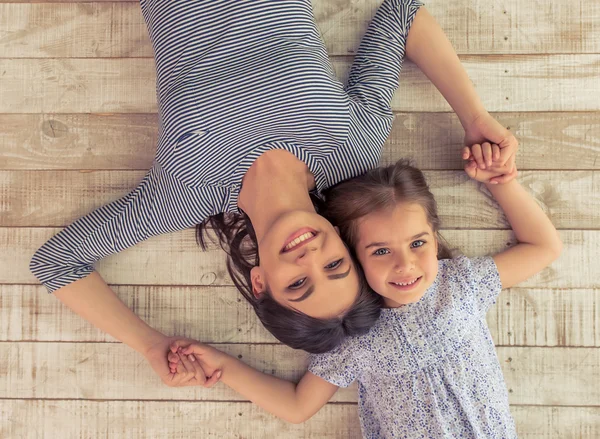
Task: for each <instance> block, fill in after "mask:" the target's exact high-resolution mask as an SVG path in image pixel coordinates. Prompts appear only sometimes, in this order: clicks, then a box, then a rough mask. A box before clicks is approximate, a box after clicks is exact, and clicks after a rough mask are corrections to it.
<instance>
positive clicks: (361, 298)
mask: <svg viewBox="0 0 600 439" xmlns="http://www.w3.org/2000/svg"><path fill="white" fill-rule="evenodd" d="M311 199H312V201H313V205H314V206H315V209H316V210H317V213H319V212H320V211H321V210H322V209H323V201H322V200H320V199H319V198H318V197H316V196H314V195H313V194H311ZM209 227H210V228H211V229H212V230H213V231H214V232H215V233H216V235H217V236H216V238H217V239H218V242H219V244H220V246H221V248H222V249H223V250H225V252H226V253H227V271H228V272H229V275H230V276H231V279H232V280H233V283H234V285H235V286H236V288H237V289H238V291H239V292H240V293H241V294H242V296H244V298H245V299H246V301H248V303H249V304H250V305H251V306H252V307H253V308H254V311H255V312H256V315H257V316H258V318H259V319H260V321H261V322H262V324H263V325H264V327H265V328H266V329H267V330H268V331H269V332H270V333H271V334H273V336H274V337H275V338H277V339H278V340H279V341H281V342H282V343H284V344H286V345H288V346H290V347H292V348H294V349H302V350H305V351H307V352H310V353H323V352H327V351H330V350H331V349H333V348H335V347H336V346H338V345H339V344H340V343H341V341H342V340H343V339H344V338H345V337H347V336H354V335H361V334H364V333H366V332H367V331H368V330H369V329H370V328H371V326H373V325H374V324H375V322H376V321H377V319H378V318H379V314H380V310H381V306H382V304H383V299H382V298H381V296H379V295H378V294H376V293H375V292H374V291H373V290H372V289H371V288H370V287H369V285H368V284H367V282H366V280H365V278H364V274H363V272H362V268H361V267H360V264H358V263H357V262H356V260H355V259H354V258H352V259H353V261H352V262H353V265H354V268H355V269H356V272H357V273H358V277H359V285H358V286H357V288H358V295H357V298H356V300H355V302H354V304H353V305H352V306H351V307H350V309H348V310H347V311H346V312H345V313H344V315H342V316H339V317H335V318H328V319H317V318H314V317H310V316H308V315H306V314H303V313H301V312H298V311H295V310H293V309H291V308H287V307H285V306H283V305H281V304H279V303H278V302H277V301H276V300H275V299H274V298H273V296H272V295H271V293H270V292H269V290H268V289H267V291H266V292H265V293H263V294H261V295H260V297H259V298H256V297H255V296H254V294H253V292H252V282H251V279H250V271H251V270H252V268H253V267H255V266H258V265H259V263H260V261H259V257H258V242H257V240H256V235H255V233H254V228H253V227H252V223H251V222H250V219H249V218H248V216H247V215H246V214H245V213H239V214H237V213H220V214H218V215H215V216H212V217H210V218H208V219H207V220H205V221H204V222H202V223H201V224H198V225H197V226H196V240H197V241H198V244H199V245H200V246H201V247H202V249H203V250H206V248H207V240H206V238H211V236H210V235H209V234H208V228H209Z"/></svg>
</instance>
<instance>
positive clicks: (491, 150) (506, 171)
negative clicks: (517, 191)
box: [463, 143, 517, 184]
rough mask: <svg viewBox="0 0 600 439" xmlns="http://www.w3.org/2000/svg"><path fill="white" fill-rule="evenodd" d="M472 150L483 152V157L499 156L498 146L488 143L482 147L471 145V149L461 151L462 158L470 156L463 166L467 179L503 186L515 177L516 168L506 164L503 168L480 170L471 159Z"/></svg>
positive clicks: (494, 167) (495, 167)
mask: <svg viewBox="0 0 600 439" xmlns="http://www.w3.org/2000/svg"><path fill="white" fill-rule="evenodd" d="M473 150H476V151H477V152H478V153H481V152H482V151H483V154H484V156H486V157H489V156H497V155H499V146H498V145H490V144H489V143H484V144H483V145H478V144H476V145H473V146H472V147H471V148H469V147H468V146H466V147H465V148H464V149H463V157H465V156H471V158H470V159H469V160H468V161H467V163H466V164H465V172H466V173H467V175H468V176H469V177H471V178H472V179H473V180H476V181H480V182H482V183H491V184H505V183H508V182H509V181H511V180H514V178H515V177H516V176H517V167H516V166H514V165H512V167H511V165H510V164H509V163H507V164H506V165H505V166H503V167H501V166H495V165H492V167H488V168H487V169H485V170H482V169H480V168H479V166H478V165H477V163H476V161H475V159H474V158H472V156H473V155H474V154H473Z"/></svg>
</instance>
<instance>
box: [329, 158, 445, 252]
mask: <svg viewBox="0 0 600 439" xmlns="http://www.w3.org/2000/svg"><path fill="white" fill-rule="evenodd" d="M325 197H326V199H327V205H326V206H325V211H324V216H325V217H327V218H328V219H329V220H330V221H331V222H332V223H333V224H335V225H337V226H338V227H339V228H340V233H341V235H342V238H343V239H344V240H345V241H346V242H347V243H348V244H349V245H350V246H351V247H352V249H354V248H355V247H356V244H357V242H358V236H357V235H358V220H359V219H360V218H362V217H364V216H365V215H367V214H369V213H373V212H377V211H381V210H386V209H391V208H393V207H395V206H396V204H397V203H399V202H409V203H417V204H419V205H420V206H422V207H423V209H424V210H425V213H426V215H427V220H428V222H429V225H430V226H431V228H432V230H433V232H434V233H435V234H436V238H437V241H438V255H437V257H438V259H450V258H452V252H451V250H450V249H449V247H448V244H447V243H446V241H445V240H444V238H443V237H442V236H441V235H440V233H439V230H440V225H441V223H440V219H439V217H438V214H437V204H436V202H435V198H434V197H433V194H432V193H431V191H430V190H429V187H428V185H427V181H426V180H425V176H424V175H423V173H422V172H421V171H420V170H419V169H417V168H415V167H414V166H411V165H410V162H409V161H408V160H405V159H401V160H398V161H397V162H396V164H394V165H391V166H387V167H379V168H375V169H372V170H370V171H369V172H367V173H366V174H363V175H361V176H359V177H356V178H353V179H352V180H346V181H344V182H342V183H339V184H337V185H335V186H332V187H331V188H329V189H328V190H327V191H326V192H325Z"/></svg>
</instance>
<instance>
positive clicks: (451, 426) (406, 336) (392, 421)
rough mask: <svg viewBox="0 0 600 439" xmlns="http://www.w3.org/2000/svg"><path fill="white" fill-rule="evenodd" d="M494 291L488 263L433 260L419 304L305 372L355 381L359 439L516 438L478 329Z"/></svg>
mask: <svg viewBox="0 0 600 439" xmlns="http://www.w3.org/2000/svg"><path fill="white" fill-rule="evenodd" d="M501 289H502V286H501V283H500V277H499V274H498V269H497V267H496V264H495V263H494V261H493V259H492V258H491V257H480V258H473V259H469V258H467V257H465V256H460V257H457V258H455V259H444V260H441V261H439V271H438V275H437V278H436V280H435V282H434V283H433V285H431V287H429V288H428V289H427V291H426V292H425V295H424V296H423V298H421V300H420V301H419V302H417V303H413V304H409V305H405V306H402V307H400V308H390V309H384V310H383V312H382V315H381V317H380V319H379V321H378V322H377V323H376V324H375V326H374V327H373V328H372V329H371V330H370V331H369V332H368V333H367V334H366V335H364V336H359V337H350V338H348V339H347V340H346V341H345V342H344V343H343V344H342V345H340V346H339V347H338V348H336V349H334V350H333V351H331V352H328V353H326V354H319V355H312V356H311V359H310V364H309V370H310V372H312V373H313V374H315V375H317V376H319V377H321V378H323V379H325V380H326V381H328V382H330V383H332V384H335V385H336V386H340V387H347V386H349V385H350V384H351V383H352V382H353V381H354V380H358V392H359V413H360V422H361V427H362V432H363V436H364V437H365V438H378V439H379V438H408V439H417V438H423V439H437V438H444V439H446V438H447V439H457V438H468V439H470V438H506V439H510V438H516V437H517V434H516V431H515V425H514V421H513V419H512V416H511V414H510V411H509V405H508V394H507V390H506V385H505V383H504V378H503V376H502V370H501V368H500V363H499V362H498V357H497V355H496V350H495V348H494V342H493V341H492V337H491V335H490V331H489V329H488V327H487V324H486V320H485V314H486V312H487V310H488V309H489V308H490V306H491V305H493V304H494V303H495V301H496V298H497V296H498V294H499V293H500V290H501Z"/></svg>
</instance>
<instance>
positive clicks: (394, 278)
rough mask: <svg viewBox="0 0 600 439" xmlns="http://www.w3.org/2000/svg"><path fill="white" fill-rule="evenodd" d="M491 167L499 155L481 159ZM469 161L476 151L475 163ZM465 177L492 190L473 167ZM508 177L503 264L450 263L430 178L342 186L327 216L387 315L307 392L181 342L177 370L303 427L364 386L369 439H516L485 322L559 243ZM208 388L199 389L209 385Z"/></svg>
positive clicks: (394, 170)
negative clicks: (346, 390)
mask: <svg viewBox="0 0 600 439" xmlns="http://www.w3.org/2000/svg"><path fill="white" fill-rule="evenodd" d="M473 151H474V153H475V154H477V155H478V154H479V153H480V152H482V154H483V156H484V157H490V156H493V155H494V154H497V152H498V149H497V146H496V145H489V144H484V145H482V146H480V145H476V146H474V147H473ZM468 155H471V154H470V152H469V151H466V152H465V156H468ZM465 169H466V172H467V174H468V175H469V176H470V177H471V178H473V179H474V180H477V181H480V182H488V181H489V179H490V177H491V176H493V175H494V174H493V172H494V170H493V169H492V170H490V169H489V168H488V170H486V171H482V170H480V169H478V167H477V166H476V165H475V164H474V163H473V161H472V160H471V161H470V162H469V164H468V165H467V166H466V168H465ZM501 173H507V174H508V175H507V177H508V178H507V179H508V180H511V181H508V182H507V183H505V184H501V185H494V184H487V187H488V189H489V190H490V192H491V193H492V195H493V196H494V197H495V199H496V200H497V201H498V203H499V204H500V206H501V207H502V209H503V210H504V212H505V214H506V216H507V218H508V220H509V222H510V224H511V226H512V227H513V230H514V233H515V235H516V237H517V239H518V241H519V243H518V244H517V245H516V246H514V247H512V248H510V249H508V250H506V251H504V252H502V253H499V254H497V255H495V256H494V257H477V258H467V257H465V256H458V257H456V258H449V257H450V254H449V251H448V250H447V248H446V247H445V246H444V244H443V241H442V240H441V238H440V236H439V234H438V232H439V228H440V221H439V218H438V216H437V212H436V204H435V200H434V198H433V196H432V194H431V192H430V191H429V190H428V187H427V184H426V182H425V179H424V177H423V174H422V173H421V172H420V171H419V170H417V169H415V168H413V167H411V166H409V165H407V164H406V163H405V162H403V161H400V162H398V163H397V164H396V165H395V166H390V167H387V168H379V169H375V170H372V171H370V172H368V173H367V174H365V175H363V176H361V177H358V178H355V179H353V180H351V181H347V182H344V183H342V184H340V185H338V186H336V187H334V188H332V190H331V191H330V193H329V198H328V210H329V214H330V215H331V217H332V221H333V222H334V224H335V223H337V224H339V225H340V228H341V232H342V236H344V237H345V239H347V240H348V242H349V243H350V244H351V245H352V248H353V249H354V251H355V253H356V256H357V257H358V259H359V260H360V263H361V264H362V267H363V269H364V272H365V274H366V277H367V279H368V282H369V284H370V286H371V287H372V288H373V289H374V290H375V291H376V292H377V293H379V294H380V295H381V296H382V297H383V299H384V302H385V307H384V309H383V310H382V314H381V316H380V318H379V320H378V322H377V323H376V324H375V326H374V327H373V328H372V329H371V330H370V331H369V332H368V333H367V334H365V335H361V336H356V337H348V338H347V339H346V340H345V341H344V342H343V343H342V344H341V345H340V346H338V347H337V348H335V349H333V350H332V351H330V352H327V353H325V354H318V355H313V356H311V359H310V364H309V368H308V370H309V371H308V372H307V373H306V374H305V375H304V377H303V378H302V379H301V380H300V382H299V383H298V384H294V383H290V382H287V381H284V380H281V379H278V378H275V377H272V376H269V375H265V374H262V373H260V372H258V371H256V370H254V369H252V368H250V367H248V366H246V365H244V364H243V363H242V362H240V361H238V360H237V359H235V358H232V357H230V356H228V355H225V354H223V353H221V352H220V351H218V350H216V349H214V348H211V347H209V346H205V345H202V344H198V343H192V344H190V342H189V341H185V340H182V341H180V342H178V343H175V344H174V345H173V346H172V353H170V354H169V361H170V362H171V367H173V368H177V370H178V371H179V372H180V373H183V374H186V375H187V376H189V377H193V376H202V374H203V373H206V374H207V375H209V376H210V375H212V376H211V378H210V379H209V380H208V381H207V382H206V383H205V384H204V385H205V386H210V385H212V384H214V382H215V381H217V380H218V379H219V378H220V379H221V380H222V381H223V382H224V383H225V384H227V385H228V386H230V387H231V388H233V389H234V390H236V391H238V392H239V393H241V394H242V395H244V396H245V397H247V398H249V399H250V400H252V401H253V402H255V403H257V404H259V405H260V406H262V407H263V408H265V409H266V410H268V411H270V412H271V413H273V414H275V415H276V416H279V417H281V418H283V419H286V420H288V421H290V422H302V421H304V420H306V419H308V418H310V417H311V416H312V415H313V414H314V413H316V412H317V411H318V410H319V409H320V408H321V407H322V406H323V405H324V404H325V403H326V402H327V401H328V400H329V399H330V398H331V397H332V395H333V394H334V393H335V391H336V390H337V388H338V387H346V386H348V385H350V383H352V382H353V381H355V380H358V383H359V409H360V420H361V427H362V431H363V436H364V437H366V438H391V437H403V438H427V439H429V438H458V437H463V438H514V437H516V432H515V427H514V423H513V420H512V418H511V415H510V411H509V405H508V395H507V391H506V386H505V383H504V380H503V377H502V371H501V368H500V364H499V362H498V358H497V356H496V352H495V349H494V344H493V341H492V338H491V336H490V332H489V329H488V327H487V324H486V320H485V314H486V312H487V311H488V309H489V308H490V306H491V305H492V304H494V302H495V300H496V298H497V296H498V294H499V293H500V290H501V289H502V288H509V287H511V286H513V285H515V284H517V283H518V282H521V281H523V280H525V279H526V278H528V277H530V276H532V275H533V274H535V273H537V272H539V271H540V270H542V269H543V268H544V267H546V266H547V265H549V264H550V263H551V262H552V261H553V260H555V259H556V258H557V257H558V255H559V253H560V251H561V241H560V239H559V237H558V234H557V232H556V230H555V229H554V227H553V226H552V224H551V222H550V221H549V219H548V218H547V217H546V215H545V214H544V213H543V212H542V210H541V209H540V208H539V207H538V206H537V204H536V202H535V201H534V200H533V199H532V198H531V197H530V196H529V195H528V194H527V193H526V192H525V191H524V190H523V188H522V187H521V186H520V185H519V184H518V182H517V181H516V180H514V177H515V175H516V170H512V172H510V171H507V170H505V171H502V172H501ZM202 379H204V377H202V378H201V380H202Z"/></svg>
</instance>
